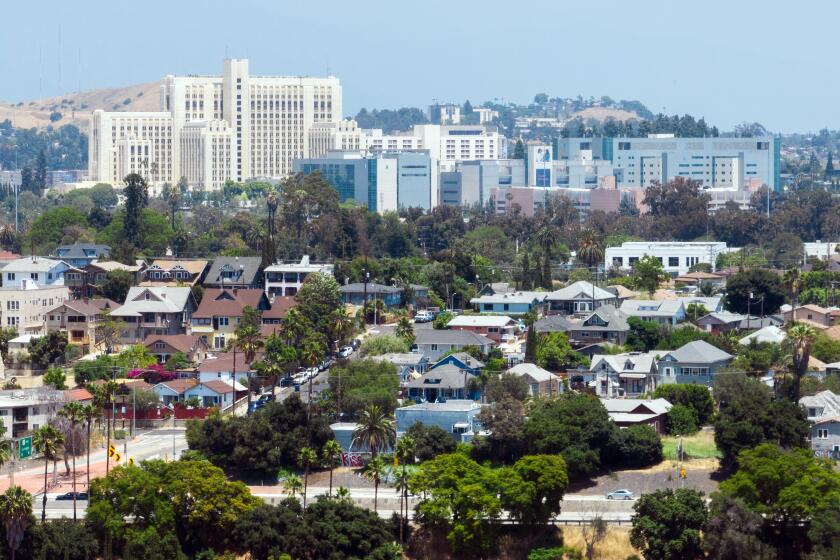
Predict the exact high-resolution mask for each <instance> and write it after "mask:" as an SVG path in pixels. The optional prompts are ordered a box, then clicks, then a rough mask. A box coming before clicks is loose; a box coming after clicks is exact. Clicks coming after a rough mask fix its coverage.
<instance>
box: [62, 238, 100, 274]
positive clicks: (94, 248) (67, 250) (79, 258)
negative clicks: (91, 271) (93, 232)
mask: <svg viewBox="0 0 840 560" xmlns="http://www.w3.org/2000/svg"><path fill="white" fill-rule="evenodd" d="M53 256H55V257H57V258H59V259H61V260H63V261H64V262H66V263H67V264H69V265H70V266H72V267H75V268H81V267H85V266H87V265H89V264H91V263H93V262H95V261H97V260H99V259H100V258H104V260H108V258H109V257H110V256H111V248H110V247H109V246H108V245H97V244H95V243H74V244H72V245H61V246H59V247H58V248H56V250H55V251H54V255H53Z"/></svg>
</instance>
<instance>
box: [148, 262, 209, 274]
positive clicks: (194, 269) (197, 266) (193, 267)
mask: <svg viewBox="0 0 840 560" xmlns="http://www.w3.org/2000/svg"><path fill="white" fill-rule="evenodd" d="M176 266H177V267H181V268H183V269H184V270H186V271H187V272H189V273H190V274H201V273H202V272H204V269H205V268H207V261H206V260H201V259H155V260H154V261H152V264H150V265H149V268H150V269H151V268H155V267H157V268H160V269H161V270H171V269H173V268H175V267H176Z"/></svg>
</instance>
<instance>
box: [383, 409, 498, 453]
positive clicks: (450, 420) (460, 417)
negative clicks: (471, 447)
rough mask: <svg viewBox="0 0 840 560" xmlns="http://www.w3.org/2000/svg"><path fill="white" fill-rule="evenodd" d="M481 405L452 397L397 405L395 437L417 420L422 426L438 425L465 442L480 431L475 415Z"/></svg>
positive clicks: (479, 410) (456, 438)
mask: <svg viewBox="0 0 840 560" xmlns="http://www.w3.org/2000/svg"><path fill="white" fill-rule="evenodd" d="M482 406H483V405H481V404H479V403H477V402H474V401H471V400H455V399H452V400H448V401H446V402H440V403H438V402H425V403H420V404H413V405H410V406H402V407H399V408H398V409H397V410H396V413H395V414H396V417H397V437H402V436H403V434H405V432H406V431H408V429H409V428H410V427H411V426H413V425H414V424H415V423H418V422H419V423H420V424H423V425H424V426H438V427H439V428H441V429H443V430H444V431H445V432H446V433H448V434H450V435H451V436H452V438H453V439H454V440H455V441H458V442H464V443H467V442H469V441H472V436H473V435H475V434H477V433H478V432H480V431H481V424H480V423H479V421H478V418H477V416H478V413H479V412H481V409H482Z"/></svg>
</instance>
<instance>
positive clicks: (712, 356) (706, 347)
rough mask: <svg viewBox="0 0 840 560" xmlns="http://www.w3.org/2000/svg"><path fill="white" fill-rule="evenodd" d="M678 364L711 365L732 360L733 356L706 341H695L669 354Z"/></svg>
mask: <svg viewBox="0 0 840 560" xmlns="http://www.w3.org/2000/svg"><path fill="white" fill-rule="evenodd" d="M667 355H669V356H671V357H672V358H674V359H675V360H676V361H678V362H682V363H690V364H711V363H714V362H723V361H726V360H731V359H732V358H733V356H732V355H731V354H727V353H726V352H724V351H723V350H721V349H720V348H718V347H716V346H712V345H711V344H709V343H708V342H706V341H705V340H694V341H692V342H689V343H687V344H683V345H682V346H680V347H679V348H677V349H676V350H672V351H670V352H668V353H667Z"/></svg>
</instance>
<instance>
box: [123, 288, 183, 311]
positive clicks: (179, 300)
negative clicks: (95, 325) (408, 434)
mask: <svg viewBox="0 0 840 560" xmlns="http://www.w3.org/2000/svg"><path fill="white" fill-rule="evenodd" d="M147 292H148V294H149V299H146V297H145V295H146V293H147ZM191 297H192V291H191V290H190V288H187V287H181V286H134V287H132V288H130V289H129V290H128V295H127V296H126V298H125V304H124V305H123V306H122V307H118V308H117V309H115V310H114V311H112V312H111V315H113V316H115V317H137V316H139V315H140V314H141V313H181V312H182V311H183V310H184V308H186V306H187V302H188V301H189V298H191Z"/></svg>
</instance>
